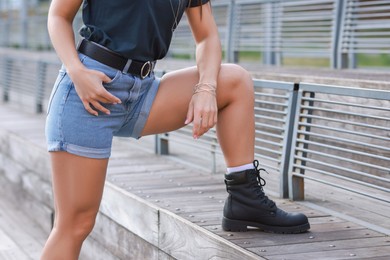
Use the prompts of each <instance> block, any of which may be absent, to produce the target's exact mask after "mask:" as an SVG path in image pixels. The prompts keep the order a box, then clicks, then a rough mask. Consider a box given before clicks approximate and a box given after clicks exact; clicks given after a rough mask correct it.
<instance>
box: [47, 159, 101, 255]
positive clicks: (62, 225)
mask: <svg viewBox="0 0 390 260" xmlns="http://www.w3.org/2000/svg"><path fill="white" fill-rule="evenodd" d="M51 158H52V171H53V191H54V203H55V209H56V213H55V220H54V227H53V230H52V232H51V233H50V236H49V239H48V241H47V242H46V245H45V247H44V249H43V254H42V257H41V259H42V260H53V259H55V260H59V259H64V260H77V259H78V257H79V254H80V250H81V246H82V243H83V241H84V240H85V238H86V237H87V236H88V234H89V233H90V232H91V230H92V228H93V226H94V224H95V218H96V214H97V212H98V210H99V206H100V201H101V198H102V194H103V187H104V181H105V176H106V170H107V163H108V159H90V158H85V157H80V156H76V155H72V154H69V153H66V152H53V153H51Z"/></svg>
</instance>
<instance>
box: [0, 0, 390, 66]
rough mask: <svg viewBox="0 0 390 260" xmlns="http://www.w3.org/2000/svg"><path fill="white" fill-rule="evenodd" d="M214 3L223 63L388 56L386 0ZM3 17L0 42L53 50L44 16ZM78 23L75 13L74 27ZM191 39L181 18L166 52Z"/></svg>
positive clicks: (187, 52) (178, 52)
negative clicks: (374, 55)
mask: <svg viewBox="0 0 390 260" xmlns="http://www.w3.org/2000/svg"><path fill="white" fill-rule="evenodd" d="M212 5H213V13H214V16H215V20H216V23H217V25H218V28H219V34H220V38H221V43H222V46H223V51H224V59H225V61H227V62H238V61H240V59H247V60H251V61H256V62H259V63H262V64H268V65H284V64H288V65H291V64H296V63H294V62H296V61H297V59H299V60H303V59H309V60H313V61H321V64H322V63H323V64H322V66H324V64H328V66H329V67H331V68H356V67H359V59H361V58H362V57H361V55H373V54H376V55H382V56H384V57H385V58H386V57H387V59H390V13H389V11H390V1H389V0H374V1H363V0H290V1H281V0H213V1H212ZM24 13H26V12H24ZM5 17H7V18H2V19H0V45H1V46H18V47H30V48H34V49H48V48H51V44H50V41H49V38H48V35H47V29H46V17H45V16H41V15H40V16H36V17H34V16H33V17H26V14H25V15H24V16H21V17H13V16H12V15H8V16H5ZM80 26H81V17H80V16H78V17H77V19H76V21H75V23H74V28H75V31H77V30H78V29H79V28H80ZM191 37H192V36H191V32H190V30H189V29H188V22H187V20H186V17H185V16H184V17H183V20H182V21H181V22H180V23H179V26H178V27H177V29H176V31H175V33H174V37H173V40H172V46H171V48H170V51H169V55H171V56H173V57H183V56H184V57H186V58H192V59H193V58H194V55H195V45H194V42H193V41H192V40H190V39H191Z"/></svg>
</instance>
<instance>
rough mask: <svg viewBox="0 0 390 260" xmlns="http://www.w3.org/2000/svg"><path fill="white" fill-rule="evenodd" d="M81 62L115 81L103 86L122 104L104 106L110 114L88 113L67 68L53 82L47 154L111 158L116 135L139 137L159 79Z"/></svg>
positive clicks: (83, 57)
mask: <svg viewBox="0 0 390 260" xmlns="http://www.w3.org/2000/svg"><path fill="white" fill-rule="evenodd" d="M79 58H80V61H81V62H82V63H83V64H84V66H86V67H87V68H89V69H93V70H98V71H101V72H103V73H105V74H106V75H107V76H108V77H110V78H111V79H112V81H111V82H109V83H103V86H104V87H105V88H106V89H107V90H108V91H109V92H110V93H111V94H113V95H114V96H116V97H118V98H119V99H120V100H121V101H122V103H121V104H115V105H113V104H102V105H103V106H104V107H106V108H107V109H108V110H110V112H111V114H110V115H107V114H105V113H102V112H100V111H98V112H99V115H98V116H94V115H92V114H90V113H88V112H87V110H85V108H84V105H83V103H82V102H81V100H80V98H79V96H78V95H77V93H76V91H75V88H74V85H73V83H72V81H71V79H70V78H69V76H68V74H67V73H66V70H65V68H64V67H62V68H61V70H60V72H59V74H58V77H57V80H56V82H55V83H54V87H53V90H52V93H51V95H50V99H49V104H48V108H47V118H46V129H45V132H46V141H47V146H48V151H50V152H53V151H66V152H69V153H72V154H76V155H79V156H84V157H89V158H109V157H110V154H111V145H112V138H113V136H123V137H134V138H139V137H140V135H141V132H142V130H143V128H144V126H145V123H146V120H147V119H148V116H149V112H150V109H151V106H152V103H153V101H154V98H155V96H156V94H157V90H158V87H159V83H160V79H158V78H156V77H155V76H154V74H153V73H151V75H149V76H148V77H146V78H144V79H140V78H139V77H137V76H134V75H131V74H125V73H122V72H121V71H119V70H116V69H113V68H111V67H109V66H107V65H104V64H102V63H100V62H98V61H95V60H94V59H91V58H89V57H87V56H85V55H83V54H79Z"/></svg>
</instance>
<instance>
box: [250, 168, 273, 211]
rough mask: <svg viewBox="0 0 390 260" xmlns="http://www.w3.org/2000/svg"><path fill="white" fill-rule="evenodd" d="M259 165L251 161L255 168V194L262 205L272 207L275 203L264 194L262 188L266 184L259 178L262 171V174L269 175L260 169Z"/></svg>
mask: <svg viewBox="0 0 390 260" xmlns="http://www.w3.org/2000/svg"><path fill="white" fill-rule="evenodd" d="M259 165H260V163H259V161H258V160H254V161H253V166H254V167H255V171H256V175H255V177H256V183H255V192H256V194H257V195H258V196H259V198H260V199H261V201H262V203H264V204H267V205H268V206H269V207H271V208H272V207H274V206H275V202H274V201H273V200H271V199H269V198H268V197H267V196H266V195H265V193H264V189H263V187H264V186H265V184H266V183H267V182H266V181H265V179H263V178H262V177H261V176H260V172H261V171H263V172H266V173H267V174H269V173H268V172H267V170H266V169H264V168H260V166H259Z"/></svg>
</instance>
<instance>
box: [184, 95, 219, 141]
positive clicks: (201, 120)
mask: <svg viewBox="0 0 390 260" xmlns="http://www.w3.org/2000/svg"><path fill="white" fill-rule="evenodd" d="M217 116H218V108H217V100H216V98H215V95H212V94H210V93H209V92H198V93H195V94H194V95H193V96H192V98H191V101H190V105H189V107H188V112H187V119H186V122H185V124H189V123H191V122H193V128H192V135H193V137H194V138H195V139H198V138H199V137H201V136H202V135H203V134H204V133H206V132H207V131H208V130H209V129H210V128H212V127H214V126H215V124H216V123H217Z"/></svg>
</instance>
